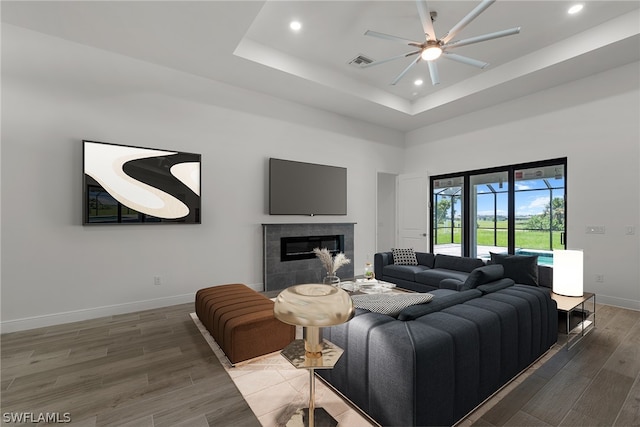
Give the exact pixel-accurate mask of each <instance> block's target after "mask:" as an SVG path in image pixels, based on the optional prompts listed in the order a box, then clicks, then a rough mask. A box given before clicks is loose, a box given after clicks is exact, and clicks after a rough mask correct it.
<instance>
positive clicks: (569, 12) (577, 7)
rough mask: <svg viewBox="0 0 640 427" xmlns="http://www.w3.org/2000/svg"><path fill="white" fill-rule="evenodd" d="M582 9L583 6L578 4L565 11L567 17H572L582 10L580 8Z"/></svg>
mask: <svg viewBox="0 0 640 427" xmlns="http://www.w3.org/2000/svg"><path fill="white" fill-rule="evenodd" d="M583 7H584V5H583V4H582V3H579V4H574V5H573V6H571V7H570V8H569V10H567V13H568V14H569V15H573V14H574V13H578V12H580V11H581V10H582V8H583Z"/></svg>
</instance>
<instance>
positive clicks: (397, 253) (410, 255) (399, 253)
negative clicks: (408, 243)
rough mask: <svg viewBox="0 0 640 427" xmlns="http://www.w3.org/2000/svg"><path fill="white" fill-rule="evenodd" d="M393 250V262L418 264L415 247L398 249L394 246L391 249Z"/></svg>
mask: <svg viewBox="0 0 640 427" xmlns="http://www.w3.org/2000/svg"><path fill="white" fill-rule="evenodd" d="M391 251H392V252H393V263H394V264H396V265H418V259H417V258H416V253H415V251H414V250H413V248H407V249H398V248H394V249H392V250H391Z"/></svg>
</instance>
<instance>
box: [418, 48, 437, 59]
mask: <svg viewBox="0 0 640 427" xmlns="http://www.w3.org/2000/svg"><path fill="white" fill-rule="evenodd" d="M440 55H442V48H441V47H440V46H437V45H434V46H427V47H426V48H424V49H423V50H422V53H421V54H420V56H422V59H424V60H425V61H433V60H435V59H438V58H440Z"/></svg>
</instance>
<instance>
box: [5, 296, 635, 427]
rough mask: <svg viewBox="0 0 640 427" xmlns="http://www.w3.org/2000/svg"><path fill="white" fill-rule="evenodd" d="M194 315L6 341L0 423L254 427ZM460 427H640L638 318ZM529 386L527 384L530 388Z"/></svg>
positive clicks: (171, 311) (602, 321) (611, 314)
mask: <svg viewBox="0 0 640 427" xmlns="http://www.w3.org/2000/svg"><path fill="white" fill-rule="evenodd" d="M192 311H193V304H182V305H177V306H172V307H167V308H162V309H157V310H149V311H143V312H138V313H131V314H127V315H121V316H112V317H108V318H101V319H95V320H89V321H85V322H78V323H72V324H66V325H59V326H53V327H48V328H42V329H37V330H31V331H24V332H17V333H12V334H5V335H2V340H1V343H2V350H1V353H2V367H1V371H2V375H1V384H0V390H1V392H2V394H1V400H2V402H1V407H2V408H1V412H2V416H3V418H4V416H5V414H6V413H14V414H18V413H23V412H28V413H33V414H36V415H37V414H39V413H51V412H59V413H60V414H61V415H62V414H64V413H69V414H70V416H71V419H72V421H73V423H74V425H82V426H85V425H86V426H106V425H113V426H136V427H138V426H140V427H145V426H150V427H152V426H155V427H158V426H185V427H186V426H189V427H205V426H259V425H260V423H259V422H258V420H257V418H256V417H255V416H254V414H253V413H252V412H251V410H250V409H249V407H248V405H247V404H246V403H245V401H244V399H243V398H242V396H241V395H240V393H239V392H238V389H237V388H236V387H235V385H234V384H233V382H232V381H231V379H230V378H229V376H228V374H227V373H226V372H225V370H224V368H223V367H222V365H221V364H220V363H219V361H218V359H217V358H216V357H215V355H214V354H213V352H212V351H211V349H210V348H209V346H208V344H207V343H206V341H205V339H204V338H203V337H202V335H201V334H200V332H199V331H198V329H197V327H196V326H195V324H194V323H193V321H192V320H191V318H190V317H189V313H190V312H192ZM531 371H532V372H529V373H527V374H525V375H523V376H522V378H519V379H518V380H516V381H515V382H514V383H512V384H511V385H510V386H509V387H508V388H507V389H505V390H503V391H502V392H500V393H499V394H498V395H497V396H496V397H495V398H494V399H493V400H492V401H490V402H488V403H487V404H486V405H484V406H483V407H482V408H480V409H479V410H478V411H476V412H475V413H473V414H471V415H470V416H469V417H468V418H467V419H466V420H464V421H463V422H462V423H461V425H474V426H502V425H506V426H525V425H526V426H549V425H551V426H561V425H562V426H564V425H567V426H570V425H574V426H591V425H593V426H614V425H615V426H640V312H637V311H632V310H625V309H620V308H615V307H611V306H603V305H598V310H597V317H596V329H595V330H594V331H593V332H592V333H590V334H589V335H587V337H586V338H585V339H584V340H583V341H582V342H581V343H579V344H578V345H577V346H576V347H574V348H573V349H572V350H571V351H568V352H567V351H565V350H564V349H560V350H559V351H557V353H556V354H555V355H553V356H551V357H550V358H548V360H547V361H546V362H545V363H544V364H541V365H539V366H537V367H535V369H533V368H532V370H531ZM525 377H526V378H525Z"/></svg>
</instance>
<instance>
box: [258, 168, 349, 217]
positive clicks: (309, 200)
mask: <svg viewBox="0 0 640 427" xmlns="http://www.w3.org/2000/svg"><path fill="white" fill-rule="evenodd" d="M269 214H271V215H311V216H313V215H346V214H347V169H346V168H342V167H337V166H328V165H318V164H314V163H303V162H295V161H291V160H282V159H274V158H271V159H269Z"/></svg>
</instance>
